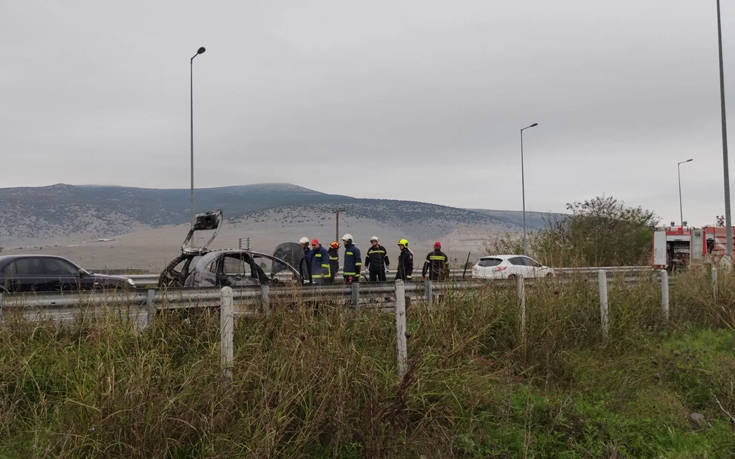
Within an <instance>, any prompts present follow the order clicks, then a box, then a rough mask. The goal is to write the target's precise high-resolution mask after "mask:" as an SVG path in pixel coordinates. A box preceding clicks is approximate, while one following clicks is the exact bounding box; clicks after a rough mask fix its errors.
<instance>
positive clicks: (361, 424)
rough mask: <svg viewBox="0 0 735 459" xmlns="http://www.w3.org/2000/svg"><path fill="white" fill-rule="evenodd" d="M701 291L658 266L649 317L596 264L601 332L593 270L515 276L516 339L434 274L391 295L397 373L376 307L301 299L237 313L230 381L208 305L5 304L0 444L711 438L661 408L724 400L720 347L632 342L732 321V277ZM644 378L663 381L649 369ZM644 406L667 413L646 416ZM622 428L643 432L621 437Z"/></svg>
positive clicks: (515, 445)
mask: <svg viewBox="0 0 735 459" xmlns="http://www.w3.org/2000/svg"><path fill="white" fill-rule="evenodd" d="M707 291H708V284H707V279H706V276H705V275H704V274H701V273H691V274H689V275H687V276H683V277H679V278H677V279H676V286H675V288H674V290H673V291H672V318H671V322H670V323H669V324H665V323H664V322H663V320H662V318H661V313H660V297H659V288H658V285H657V284H656V283H655V282H654V281H653V280H652V281H651V282H644V283H641V284H639V285H636V286H627V285H625V284H623V283H622V282H617V281H615V280H612V281H611V284H610V324H611V325H610V335H609V339H608V340H603V338H602V336H601V333H600V326H599V306H598V298H597V290H596V283H587V282H584V281H583V280H582V279H577V280H575V281H574V282H572V283H570V284H561V283H559V282H557V281H555V280H551V281H547V282H544V283H542V284H541V285H538V286H536V287H534V288H532V289H529V292H528V297H529V299H528V325H529V326H528V338H527V343H526V345H525V346H523V345H522V343H521V340H520V334H519V322H518V314H517V302H516V299H515V296H514V293H513V291H512V290H510V289H507V288H505V287H504V286H501V287H498V286H494V287H489V288H488V289H485V290H483V291H474V292H467V293H460V292H459V291H448V292H445V294H444V295H443V296H442V298H441V300H440V301H439V302H438V303H437V304H435V305H434V306H432V307H431V308H427V307H426V306H425V305H422V304H413V305H411V307H409V310H408V332H409V338H408V349H409V360H410V362H409V365H410V370H409V373H408V375H407V376H406V378H405V379H404V380H402V381H398V380H397V379H396V376H395V375H396V366H395V331H394V319H393V316H392V315H390V314H384V313H381V312H378V311H375V310H358V311H354V310H349V309H343V308H342V307H339V306H335V305H328V304H323V305H321V306H320V307H319V308H318V309H314V308H312V307H307V305H303V304H300V305H297V306H293V307H288V308H285V307H279V308H276V310H275V312H274V313H273V314H272V315H270V316H268V317H249V318H243V319H240V320H238V321H237V323H236V327H235V330H236V336H235V366H234V369H233V379H232V382H227V381H225V380H223V379H222V378H221V371H220V367H219V332H218V324H219V319H218V317H217V313H216V312H207V311H199V312H196V313H190V314H187V313H177V314H171V313H167V314H164V315H160V316H158V317H157V319H156V322H155V324H154V325H153V327H151V328H150V329H148V330H146V331H145V332H142V333H140V332H138V331H137V330H135V329H134V328H133V327H132V326H129V325H128V324H124V323H120V322H118V321H112V320H102V321H99V322H89V321H86V322H80V323H78V324H77V325H75V326H66V327H60V326H56V325H54V324H51V323H44V324H32V323H27V322H24V321H22V320H17V319H14V318H13V317H7V316H6V319H7V320H6V326H4V327H2V328H0V346H2V349H3V351H2V353H0V456H22V455H25V456H28V455H30V456H34V457H37V456H126V457H194V456H196V457H199V456H211V457H234V456H249V457H284V456H286V457H291V456H332V455H334V456H340V457H388V456H393V457H395V456H409V457H415V456H419V455H423V456H425V457H446V456H451V455H465V456H467V455H469V456H503V457H506V456H518V455H524V454H528V455H541V456H543V455H547V454H549V455H551V454H552V453H551V451H556V452H558V453H561V452H563V451H566V452H567V453H568V455H570V456H600V455H612V454H613V452H618V453H621V454H622V453H627V454H631V455H649V454H652V455H657V454H661V451H663V452H664V453H666V452H667V451H669V452H670V450H666V449H665V448H667V447H669V446H662V445H666V444H669V445H674V446H675V447H677V448H679V449H676V450H672V451H674V452H677V451H678V452H681V451H684V452H686V451H690V449H687V448H694V451H695V452H699V453H701V452H702V451H704V452H710V453H711V452H714V453H715V455H716V453H717V451H719V449H717V448H723V447H728V445H733V444H732V443H730V444H728V443H727V440H726V438H727V436H726V435H725V434H723V433H722V429H723V427H722V425H723V424H722V423H720V422H718V423H714V421H713V423H711V424H710V430H709V431H707V433H706V435H705V436H704V437H702V438H704V439H705V440H706V442H704V443H702V441H704V440H702V441H700V440H699V439H694V440H693V439H691V438H690V437H689V436H688V435H689V434H688V432H689V431H690V430H691V428H690V427H688V425H687V423H686V420H684V421H683V422H681V423H679V422H678V421H677V420H676V419H674V418H671V419H669V417H670V416H675V414H671V413H684V416H686V413H687V412H688V410H689V409H691V407H689V406H687V405H686V404H687V403H689V398H687V397H690V395H691V394H690V392H691V391H694V392H693V393H696V391H697V390H700V389H701V390H702V391H705V390H709V391H712V392H713V394H717V396H718V398H719V400H720V401H722V403H723V406H724V407H725V408H726V409H729V410H731V411H735V394H733V392H732V389H731V388H729V387H728V386H727V384H728V373H727V371H729V369H730V367H728V365H732V366H733V372H735V359H730V360H727V361H725V362H720V363H716V362H717V360H716V359H715V360H714V361H713V362H715V363H712V364H711V365H712V367H717V368H715V369H713V368H712V367H710V366H707V367H706V371H709V372H711V374H704V373H702V374H699V373H697V375H698V378H699V379H695V380H689V379H686V378H684V379H682V378H681V375H679V374H678V372H677V371H676V368H677V367H676V365H678V363H676V362H677V361H675V360H671V362H670V363H671V365H673V366H669V367H666V368H664V369H660V368H653V369H652V368H649V367H650V364H649V363H648V361H647V359H649V358H650V357H649V355H651V354H652V353H656V352H664V351H663V350H659V348H660V349H664V347H662V344H661V343H669V342H676V341H671V340H676V339H678V338H677V337H679V336H689V334H690V333H693V332H694V331H696V332H697V333H719V332H717V331H716V330H718V329H721V328H722V327H726V326H729V327H732V325H733V322H732V317H733V315H732V314H733V311H735V281H733V278H732V277H727V278H725V279H722V288H721V291H722V292H721V295H720V298H719V301H718V303H717V304H715V303H714V301H712V298H711V295H710V297H709V298H708V297H707V296H706V295H705V293H706V292H707ZM708 330H715V331H714V332H710V331H708ZM717 336H719V335H717ZM671 346H674V344H671ZM718 352H719V351H718ZM718 355H719V354H718ZM669 357H671V356H670V355H669V354H665V356H663V357H661V359H668V358H669ZM671 358H672V359H673V357H671ZM666 361H667V362H668V360H666ZM702 361H703V362H705V360H702ZM706 362H710V360H706ZM702 365H705V364H704V363H703V364H702ZM707 365H709V364H707ZM703 368H704V367H703ZM598 370H599V372H603V373H604V374H605V375H607V376H608V378H609V379H605V378H601V377H600V375H599V374H598ZM692 371H694V372H695V373H696V372H698V371H700V369H699V367H697V368H693V369H692ZM702 371H705V370H702ZM657 374H660V375H661V378H664V379H663V380H662V379H658V380H656V379H655V377H654V375H657ZM732 374H735V373H732ZM732 374H730V380H729V383H730V384H732V383H733V382H732V380H733V377H732ZM632 375H636V376H635V377H634V378H632ZM662 381H664V382H667V381H672V383H671V384H672V385H671V386H670V387H669V386H666V385H664V386H663V388H660V390H658V389H656V387H659V386H657V385H661V384H664V383H662ZM643 388H650V393H652V394H656V393H661V391H663V392H664V393H665V394H667V395H666V397H669V396H670V398H671V399H672V400H674V401H675V403H674V402H671V403H670V405H671V406H673V407H672V408H670V409H667V411H666V412H665V413H663V414H656V413H654V412H652V411H647V412H644V413H639V414H640V415H641V416H642V417H641V419H640V420H639V419H638V418H637V417H635V416H633V415H628V416H632V417H630V418H620V417H619V415H618V412H620V413H627V412H628V410H631V406H629V405H627V404H625V403H623V402H619V401H618V402H615V403H616V404H613V405H611V406H610V407H609V411H604V410H603V411H600V408H599V406H598V405H595V404H591V405H590V403H592V401H594V400H595V399H596V397H599V399H600V400H601V402H600V403H603V402H604V403H608V401H609V400H613V401H614V400H618V398H616V397H620V396H621V395H620V391H627V392H624V394H628V395H625V396H624V397H629V398H632V397H634V395H635V394H636V393H638V392H639V391H640V390H643ZM580 390H581V391H582V393H581V395H580V394H579V393H578V391H580ZM611 394H613V395H611ZM666 397H664V398H665V399H667V398H666ZM691 397H692V400H693V402H691V403H692V404H693V405H692V406H697V405H696V403H702V404H705V403H706V401H704V398H701V397H700V398H697V397H696V396H695V395H691ZM702 397H704V396H702ZM667 400H668V399H667ZM610 403H612V402H610ZM640 403H643V401H641V402H640ZM605 406H607V405H605ZM708 406H709V405H705V406H704V408H697V409H705V408H707V407H708ZM715 409H716V408H713V410H712V411H711V412H710V411H706V412H707V414H708V416H709V415H710V413H712V416H715V414H716V411H715ZM610 410H611V411H610ZM647 413H648V414H649V415H651V416H654V415H655V416H661V417H662V419H665V420H666V422H664V423H662V424H660V425H649V424H648V423H647V422H646V421H645V415H646V414H647ZM651 413H653V414H651ZM667 416H669V417H667ZM672 419H673V420H672ZM722 422H724V423H725V424H724V425H725V428H724V429H725V432H726V429H727V427H726V425H727V424H726V421H722ZM616 429H617V430H616ZM641 429H650V432H651V434H650V438H649V437H647V438H645V439H643V440H640V441H638V440H636V439H635V438H633V437H630V436H631V435H634V434H635V432H636V431H640V430H641ZM666 429H674V430H673V431H672V432H680V431H681V437H676V438H674V440H672V438H668V439H667V438H665V436H666V433H665V432H666ZM659 435H660V436H661V437H657V436H659ZM671 435H673V434H671ZM677 435H678V434H677ZM678 438H682V439H683V440H681V442H682V443H681V444H680V445H679V443H676V441H678V440H676V439H678ZM675 440H676V441H675ZM672 441H673V443H672ZM626 442H627V443H626ZM667 442H668V443H667ZM636 445H637V446H636ZM677 445H679V446H677ZM723 445H725V446H723ZM733 447H735V445H733ZM549 448H551V449H549ZM661 448H664V449H661ZM695 455H699V454H695Z"/></svg>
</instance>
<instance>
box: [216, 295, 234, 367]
mask: <svg viewBox="0 0 735 459" xmlns="http://www.w3.org/2000/svg"><path fill="white" fill-rule="evenodd" d="M233 303H234V300H233V297H232V288H231V287H222V302H221V304H220V315H219V330H220V357H221V363H222V375H223V376H224V377H225V379H226V380H228V381H230V380H232V362H233V360H234V343H233V339H234V336H233V331H234V330H233V328H234V324H233V308H234V305H233Z"/></svg>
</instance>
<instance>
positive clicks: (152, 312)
mask: <svg viewBox="0 0 735 459" xmlns="http://www.w3.org/2000/svg"><path fill="white" fill-rule="evenodd" d="M155 295H156V291H155V290H154V289H152V288H149V289H148V290H147V291H146V296H145V306H146V322H145V327H150V326H152V325H153V320H154V318H155V317H156V304H155V303H154V302H153V299H154V297H155ZM145 327H144V328H145Z"/></svg>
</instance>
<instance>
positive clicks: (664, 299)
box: [660, 269, 669, 322]
mask: <svg viewBox="0 0 735 459" xmlns="http://www.w3.org/2000/svg"><path fill="white" fill-rule="evenodd" d="M660 272H661V309H662V311H663V313H664V321H666V322H668V321H669V272H668V271H666V270H665V269H662V270H661V271H660Z"/></svg>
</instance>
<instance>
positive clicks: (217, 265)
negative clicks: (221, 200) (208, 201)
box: [158, 210, 303, 288]
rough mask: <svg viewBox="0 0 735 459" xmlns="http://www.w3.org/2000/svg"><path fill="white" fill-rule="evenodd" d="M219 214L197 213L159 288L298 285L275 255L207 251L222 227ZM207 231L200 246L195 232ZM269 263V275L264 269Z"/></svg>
mask: <svg viewBox="0 0 735 459" xmlns="http://www.w3.org/2000/svg"><path fill="white" fill-rule="evenodd" d="M222 221H223V217H222V211H221V210H216V211H211V212H206V213H203V214H198V215H197V216H196V218H195V220H194V224H193V225H192V227H191V228H190V229H189V232H188V234H187V236H186V238H185V239H184V243H183V244H182V246H181V254H180V255H179V256H177V257H176V258H174V259H173V260H171V262H170V263H169V264H168V265H167V266H166V268H165V269H164V270H163V272H162V273H161V275H160V276H159V278H158V286H159V287H162V288H164V287H165V288H181V287H192V288H205V287H225V286H230V287H235V288H238V287H248V286H258V285H263V284H269V283H278V282H294V283H297V284H301V283H302V282H303V281H302V278H301V276H300V275H299V272H298V270H296V269H295V268H294V267H293V266H292V265H291V264H290V263H288V262H287V261H286V260H283V259H281V258H279V257H276V256H271V255H266V254H264V253H260V252H254V251H251V250H244V249H222V250H210V249H209V248H208V246H209V245H210V244H211V243H212V241H214V239H215V237H216V236H217V232H218V231H219V229H220V227H221V225H222ZM198 232H199V233H206V232H211V235H210V236H209V238H208V239H207V241H206V242H205V243H204V244H202V245H201V246H196V245H195V239H196V236H197V234H196V233H198ZM268 264H270V273H271V274H270V276H269V275H268V274H266V269H267V267H268Z"/></svg>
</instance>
